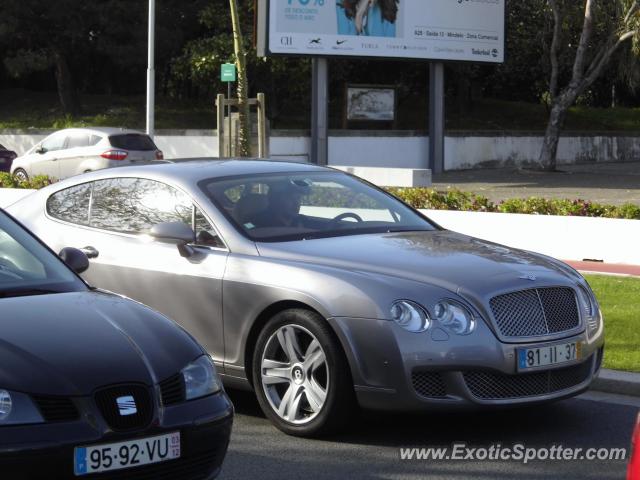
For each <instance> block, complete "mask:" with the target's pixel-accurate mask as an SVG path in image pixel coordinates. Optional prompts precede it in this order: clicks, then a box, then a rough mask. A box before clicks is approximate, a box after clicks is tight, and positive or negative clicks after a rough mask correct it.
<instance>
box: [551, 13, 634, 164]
mask: <svg viewBox="0 0 640 480" xmlns="http://www.w3.org/2000/svg"><path fill="white" fill-rule="evenodd" d="M548 2H549V7H550V8H551V12H552V14H553V37H552V38H553V39H552V43H551V47H550V49H549V58H550V62H551V75H550V80H549V94H550V100H551V112H550V114H549V121H548V123H547V129H546V132H545V137H544V143H543V146H542V151H541V153H540V166H541V168H542V169H545V170H551V171H552V170H555V169H556V157H557V151H558V142H559V139H560V131H561V130H562V127H563V125H564V122H565V119H566V116H567V112H568V111H569V108H570V107H571V106H572V105H573V104H574V103H575V102H576V100H577V99H578V97H580V95H582V94H583V93H585V92H586V91H587V89H588V88H589V87H591V86H592V85H593V84H594V83H595V81H596V80H597V79H598V78H599V77H600V76H601V75H602V74H603V72H604V70H605V67H606V66H607V65H608V64H609V62H610V61H611V59H612V58H613V57H614V55H615V54H616V53H617V52H618V51H619V50H620V48H621V47H622V46H623V45H624V44H625V43H627V42H632V45H633V49H634V51H635V52H637V51H638V46H639V45H640V4H639V3H638V1H637V0H615V1H611V0H607V1H606V2H605V1H604V0H585V4H584V5H585V7H584V16H583V22H582V29H581V30H580V36H579V39H578V41H577V43H575V44H573V45H576V46H575V48H573V47H571V45H572V44H571V43H569V50H570V51H571V52H573V53H572V55H573V66H572V69H571V75H570V80H569V81H568V83H566V84H565V86H564V87H562V86H561V73H562V62H561V53H562V51H563V48H562V47H563V46H564V45H565V44H566V42H565V41H564V39H565V38H566V36H567V35H570V34H571V33H569V34H567V27H568V25H570V23H571V22H570V20H568V19H567V15H568V11H569V8H570V6H569V7H567V3H565V2H563V1H562V0H548ZM567 2H568V3H569V5H571V4H572V5H575V3H572V2H571V0H567Z"/></svg>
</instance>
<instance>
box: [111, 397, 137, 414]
mask: <svg viewBox="0 0 640 480" xmlns="http://www.w3.org/2000/svg"><path fill="white" fill-rule="evenodd" d="M116 403H117V404H118V411H119V412H120V416H121V417H126V416H128V415H135V414H136V413H138V409H137V408H136V401H135V400H134V398H133V397H132V396H131V395H127V396H124V397H118V398H116Z"/></svg>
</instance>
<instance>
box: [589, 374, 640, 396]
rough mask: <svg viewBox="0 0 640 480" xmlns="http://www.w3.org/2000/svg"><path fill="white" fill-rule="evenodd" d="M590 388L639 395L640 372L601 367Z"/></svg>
mask: <svg viewBox="0 0 640 480" xmlns="http://www.w3.org/2000/svg"><path fill="white" fill-rule="evenodd" d="M591 390H596V391H598V392H605V393H617V394H619V395H630V396H633V397H640V373H632V372H620V371H618V370H606V369H602V370H600V374H599V375H598V378H596V379H595V380H594V382H593V383H592V384H591Z"/></svg>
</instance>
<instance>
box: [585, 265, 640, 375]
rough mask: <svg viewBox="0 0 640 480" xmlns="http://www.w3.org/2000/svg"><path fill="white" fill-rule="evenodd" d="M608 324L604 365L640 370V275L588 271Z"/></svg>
mask: <svg viewBox="0 0 640 480" xmlns="http://www.w3.org/2000/svg"><path fill="white" fill-rule="evenodd" d="M586 278H587V280H588V281H589V284H590V285H591V288H593V291H594V292H595V294H596V297H597V298H598V301H599V302H600V307H601V308H602V314H603V315H604V325H605V338H606V339H605V342H606V345H605V354H604V367H605V368H611V369H614V370H627V371H633V372H640V279H639V278H628V277H615V276H605V275H587V276H586Z"/></svg>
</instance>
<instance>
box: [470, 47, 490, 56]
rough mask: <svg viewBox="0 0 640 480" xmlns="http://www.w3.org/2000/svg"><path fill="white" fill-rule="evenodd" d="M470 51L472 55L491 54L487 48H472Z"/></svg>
mask: <svg viewBox="0 0 640 480" xmlns="http://www.w3.org/2000/svg"><path fill="white" fill-rule="evenodd" d="M471 53H473V54H474V55H479V56H481V57H490V56H491V50H489V49H488V48H472V49H471Z"/></svg>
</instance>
